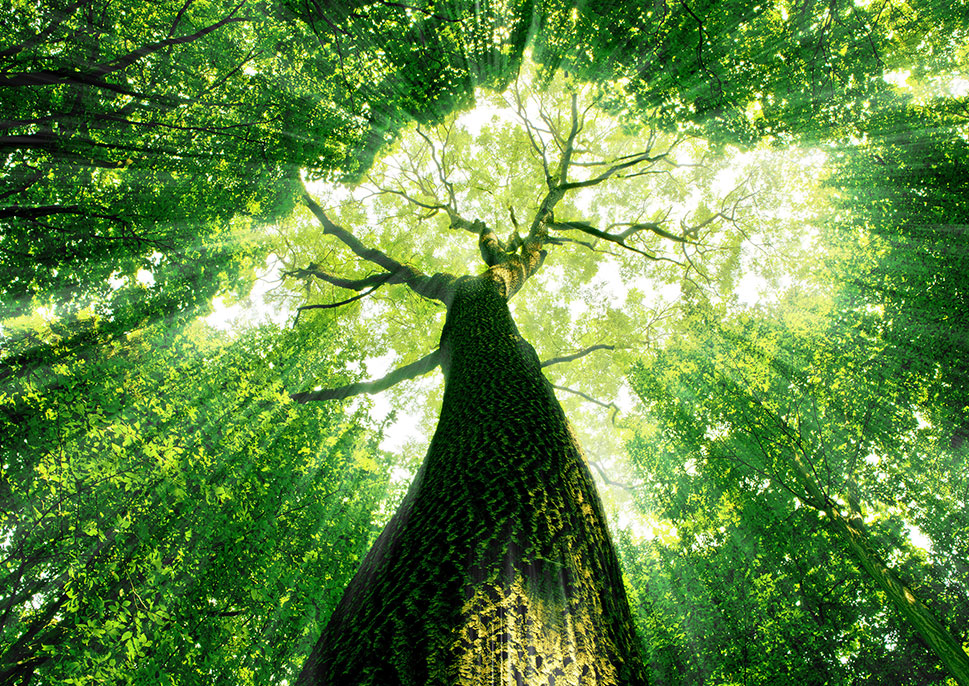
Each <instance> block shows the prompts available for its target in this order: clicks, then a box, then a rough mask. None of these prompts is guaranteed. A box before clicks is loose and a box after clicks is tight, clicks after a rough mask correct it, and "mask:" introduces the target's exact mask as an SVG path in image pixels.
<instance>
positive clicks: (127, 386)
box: [0, 318, 386, 684]
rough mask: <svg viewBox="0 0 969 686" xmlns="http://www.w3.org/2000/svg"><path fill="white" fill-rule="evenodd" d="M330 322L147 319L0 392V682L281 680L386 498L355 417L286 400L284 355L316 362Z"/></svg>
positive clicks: (48, 341)
mask: <svg viewBox="0 0 969 686" xmlns="http://www.w3.org/2000/svg"><path fill="white" fill-rule="evenodd" d="M89 325H91V326H96V322H90V323H89ZM328 329H329V327H327V326H326V325H325V323H324V321H323V319H321V318H318V319H317V320H316V321H315V322H314V326H312V327H307V328H306V329H303V330H300V331H297V332H293V331H290V332H280V331H279V330H273V329H266V330H262V331H254V332H252V333H250V334H248V335H246V336H243V337H241V338H240V339H239V340H237V341H235V342H232V343H227V342H226V341H224V340H221V339H219V338H218V337H216V336H214V335H213V333H212V331H211V330H210V329H208V328H207V327H205V326H204V325H202V324H194V325H192V326H191V327H188V328H183V329H174V328H169V327H167V326H161V325H155V326H152V327H148V328H147V329H145V330H143V331H142V332H140V333H139V334H138V335H137V336H136V337H133V338H132V339H130V340H129V341H128V342H126V343H125V344H114V345H110V346H109V345H103V346H100V347H99V348H98V349H97V354H95V355H91V354H87V355H83V356H81V355H68V356H64V355H56V356H53V359H54V360H55V361H54V362H52V363H50V364H49V365H48V366H46V367H43V368H39V369H37V370H36V371H34V372H33V373H31V374H30V375H29V376H27V377H26V378H23V379H22V380H21V383H22V385H21V386H20V389H19V392H16V393H13V394H5V395H4V397H3V401H2V405H0V411H2V414H0V417H2V426H0V436H2V437H3V438H2V442H3V445H4V446H5V447H4V472H3V482H2V492H0V495H2V500H3V508H2V509H3V521H2V527H3V531H4V537H5V538H4V545H3V557H2V560H3V561H2V563H0V574H2V578H3V583H2V584H0V587H2V588H3V589H4V590H3V592H2V595H0V625H2V634H0V635H2V640H0V644H2V650H0V683H4V684H26V683H29V682H32V681H37V680H39V681H40V682H43V683H54V682H60V683H78V684H82V683H84V684H87V683H91V684H93V683H120V682H124V683H138V684H159V683H171V684H176V683H194V682H196V681H197V680H199V679H200V678H203V677H202V676H201V675H205V677H204V678H206V679H209V680H214V681H216V682H220V683H221V682H225V683H228V682H232V683H267V682H269V681H271V680H275V679H279V678H281V677H282V676H283V675H285V674H287V673H288V672H291V671H292V670H293V669H294V668H295V667H298V665H299V663H300V662H301V660H302V658H303V656H304V655H305V652H306V650H308V649H309V648H308V645H307V642H308V641H312V640H313V639H314V638H315V633H316V631H317V629H315V627H316V626H318V623H319V622H320V621H323V620H324V619H325V617H326V616H327V615H328V614H329V611H330V609H331V608H332V606H333V603H335V601H336V600H337V598H338V596H339V593H340V589H341V588H342V586H343V584H344V583H345V581H346V579H348V578H349V575H350V574H351V573H352V572H353V570H354V569H355V567H356V564H357V561H358V560H359V558H360V556H361V555H362V553H363V552H364V551H365V550H366V547H367V545H368V542H369V537H370V533H371V532H370V521H371V520H370V512H371V511H372V510H373V509H374V508H375V506H376V504H377V502H378V501H379V500H380V498H382V497H383V494H384V490H385V485H386V477H382V476H380V475H379V473H378V472H379V469H378V464H377V462H376V461H375V460H378V459H380V458H379V457H378V455H377V452H376V448H375V441H376V440H378V439H379V435H378V436H373V435H372V434H371V437H368V436H367V435H365V434H364V433H363V432H362V427H361V426H360V424H359V417H355V416H353V415H352V414H347V413H344V412H343V411H342V410H341V409H340V408H338V407H335V406H333V405H328V406H320V405H316V406H299V405H296V404H294V403H292V402H290V401H289V400H288V398H287V396H286V392H285V389H284V387H283V384H284V380H285V379H299V378H301V377H302V376H303V375H304V374H306V367H307V363H306V362H300V361H299V360H297V359H296V358H295V357H294V356H293V354H292V352H293V346H295V345H299V344H300V342H301V341H305V339H306V338H307V337H312V339H313V341H314V345H316V346H318V348H317V349H319V350H321V351H323V350H327V349H330V348H331V347H332V346H333V338H332V334H331V333H330V332H329V330H328ZM39 335H40V336H42V337H43V338H44V343H43V344H42V345H44V346H46V347H51V348H56V347H57V346H58V345H59V341H58V339H57V336H56V334H55V333H54V332H53V331H51V330H50V329H47V328H46V327H45V328H44V329H42V330H41V331H40V332H39ZM344 359H345V358H344ZM317 364H319V363H317ZM281 373H282V376H281ZM314 374H316V375H317V376H319V375H320V374H324V375H325V374H326V372H324V371H323V370H322V369H315V370H314ZM333 378H339V377H333Z"/></svg>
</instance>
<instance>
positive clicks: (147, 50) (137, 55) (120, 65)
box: [0, 0, 248, 90]
mask: <svg viewBox="0 0 969 686" xmlns="http://www.w3.org/2000/svg"><path fill="white" fill-rule="evenodd" d="M244 4H245V0H243V2H240V3H239V4H238V5H236V6H235V8H233V9H232V11H231V12H229V15H228V16H227V17H226V18H225V19H223V20H222V21H218V22H216V23H215V24H211V25H209V26H206V27H205V28H203V29H201V30H199V31H196V32H195V33H193V34H190V35H187V36H179V37H178V38H166V39H165V40H161V41H158V42H156V43H152V44H150V45H146V46H144V47H141V48H138V49H137V50H132V51H131V52H129V53H128V54H127V55H124V56H122V57H119V58H118V59H116V60H113V61H111V62H108V63H106V64H98V65H95V66H94V68H93V69H90V70H89V71H84V72H81V71H71V70H67V69H44V70H41V71H36V72H21V73H14V74H11V75H10V76H4V77H2V78H0V86H6V87H10V86H14V87H16V86H46V85H52V84H60V83H76V84H80V85H83V84H86V85H91V86H95V87H101V88H109V89H111V90H114V88H113V86H114V84H109V83H107V82H106V81H104V77H105V76H107V75H108V74H111V73H113V72H116V71H120V70H123V69H125V68H126V67H128V66H130V65H132V64H134V63H135V62H137V61H138V60H140V59H141V58H142V57H146V56H148V55H150V54H152V53H154V52H158V51H159V50H164V49H165V48H167V47H169V46H173V45H179V44H184V43H190V42H192V41H194V40H198V39H199V38H202V37H204V36H206V35H207V34H209V33H212V32H213V31H216V30H217V29H220V28H222V27H223V26H225V25H226V24H232V23H236V22H245V21H248V20H247V19H239V18H235V17H234V15H235V13H236V12H238V11H239V9H240V8H241V7H242V6H243V5H244Z"/></svg>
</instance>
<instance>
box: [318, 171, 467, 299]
mask: <svg viewBox="0 0 969 686" xmlns="http://www.w3.org/2000/svg"><path fill="white" fill-rule="evenodd" d="M303 202H304V203H305V204H306V206H307V207H308V208H309V209H310V211H311V212H312V213H313V214H314V215H315V216H316V218H317V219H318V220H319V222H320V224H321V225H322V226H323V233H324V234H328V235H330V236H335V237H336V238H337V239H339V240H340V242H342V243H343V244H344V245H345V246H347V247H348V248H350V250H351V251H353V253H354V254H355V255H357V257H360V258H363V259H365V260H367V261H368V262H372V263H373V264H375V265H377V266H378V267H381V268H383V269H384V270H385V271H386V272H387V273H388V274H390V276H389V278H388V279H387V281H386V283H402V284H405V285H407V286H409V287H410V288H411V290H413V291H414V292H415V293H417V294H418V295H421V296H423V297H425V298H431V299H433V300H440V301H441V302H444V303H447V302H448V300H449V299H450V294H451V292H452V289H451V286H452V284H453V283H454V281H455V278H454V276H452V275H451V274H446V273H437V274H434V275H432V276H427V275H426V274H424V273H423V272H420V271H419V270H417V269H414V268H413V267H411V266H408V265H405V264H402V263H400V262H398V261H397V260H395V259H393V258H392V257H389V256H388V255H386V254H385V253H383V252H382V251H380V250H377V249H376V248H368V247H366V246H365V245H364V244H363V243H362V242H361V241H360V240H359V239H358V238H357V237H356V236H354V235H353V234H352V233H350V232H349V231H347V230H346V229H344V228H342V227H340V226H337V225H336V224H334V223H333V222H332V221H330V218H329V217H328V216H326V212H324V211H323V208H322V207H320V206H319V204H318V203H317V202H316V201H315V200H314V199H313V198H312V197H311V196H310V194H309V192H306V191H305V189H304V193H303Z"/></svg>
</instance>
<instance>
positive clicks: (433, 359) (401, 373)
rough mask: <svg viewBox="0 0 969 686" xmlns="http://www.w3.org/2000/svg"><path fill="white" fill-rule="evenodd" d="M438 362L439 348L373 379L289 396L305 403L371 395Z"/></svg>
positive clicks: (419, 374)
mask: <svg viewBox="0 0 969 686" xmlns="http://www.w3.org/2000/svg"><path fill="white" fill-rule="evenodd" d="M439 364H441V350H440V348H438V349H437V350H435V351H433V352H431V353H428V354H427V355H425V356H424V357H422V358H421V359H419V360H417V361H415V362H411V363H410V364H405V365H404V366H403V367H398V368H397V369H395V370H394V371H392V372H390V373H389V374H387V376H384V377H382V378H380V379H376V380H375V381H364V382H360V383H352V384H347V385H346V386H340V387H339V388H324V389H321V390H319V391H304V392H302V393H293V394H292V395H291V396H289V397H290V398H292V399H293V400H295V401H296V402H298V403H307V402H313V401H317V400H343V399H344V398H349V397H350V396H354V395H360V394H362V393H366V394H368V395H372V394H374V393H379V392H380V391H385V390H387V389H388V388H390V387H391V386H395V385H397V384H399V383H400V382H401V381H406V380H407V379H415V378H417V377H418V376H423V375H424V374H427V373H428V372H431V371H433V370H434V369H435V368H436V367H437V366H438V365H439Z"/></svg>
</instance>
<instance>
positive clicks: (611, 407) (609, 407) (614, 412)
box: [552, 383, 619, 426]
mask: <svg viewBox="0 0 969 686" xmlns="http://www.w3.org/2000/svg"><path fill="white" fill-rule="evenodd" d="M552 388H555V389H558V390H560V391H566V392H568V393H573V394H575V395H577V396H579V397H580V398H582V399H583V400H586V401H588V402H590V403H592V404H593V405H598V406H599V407H604V408H606V409H607V410H612V416H611V417H610V418H609V420H610V421H611V422H612V424H613V425H614V426H615V424H616V415H618V414H619V406H618V405H616V403H604V402H602V401H601V400H596V399H595V398H593V397H592V396H591V395H589V394H588V393H583V392H582V391H577V390H575V389H574V388H569V387H568V386H558V385H556V384H554V383H553V384H552Z"/></svg>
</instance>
